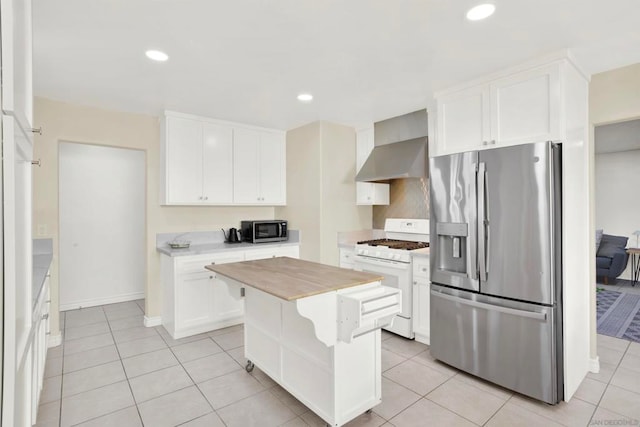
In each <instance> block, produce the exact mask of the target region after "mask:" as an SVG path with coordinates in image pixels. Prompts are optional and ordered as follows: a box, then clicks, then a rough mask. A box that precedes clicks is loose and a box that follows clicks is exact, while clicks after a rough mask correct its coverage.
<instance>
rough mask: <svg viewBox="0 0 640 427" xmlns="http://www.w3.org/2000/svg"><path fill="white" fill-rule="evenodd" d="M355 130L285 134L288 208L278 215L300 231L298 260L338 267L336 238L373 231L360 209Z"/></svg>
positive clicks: (367, 213) (367, 212)
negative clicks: (346, 233) (350, 232)
mask: <svg viewBox="0 0 640 427" xmlns="http://www.w3.org/2000/svg"><path fill="white" fill-rule="evenodd" d="M355 141H356V139H355V130H354V129H353V128H350V127H346V126H342V125H337V124H333V123H327V122H314V123H310V124H308V125H305V126H302V127H300V128H297V129H293V130H290V131H289V132H287V206H285V207H277V208H276V212H275V215H276V217H278V218H282V219H286V220H289V222H290V227H291V228H294V229H295V228H297V229H300V231H301V235H302V242H303V244H302V245H301V248H300V257H301V258H303V259H307V260H310V261H316V262H322V263H325V264H331V265H338V264H339V252H338V245H337V233H338V232H339V231H354V230H363V229H370V228H371V207H370V206H357V205H356V187H355Z"/></svg>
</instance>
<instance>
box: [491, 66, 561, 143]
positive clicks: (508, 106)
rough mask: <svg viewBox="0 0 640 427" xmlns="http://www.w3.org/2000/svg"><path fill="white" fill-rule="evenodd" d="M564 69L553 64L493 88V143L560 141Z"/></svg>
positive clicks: (525, 73)
mask: <svg viewBox="0 0 640 427" xmlns="http://www.w3.org/2000/svg"><path fill="white" fill-rule="evenodd" d="M559 67H560V65H559V64H552V65H549V66H545V67H541V68H537V69H534V70H531V71H527V72H523V73H518V74H516V75H514V76H510V77H506V78H503V79H499V80H496V81H495V82H493V83H492V84H491V135H492V136H491V139H492V140H495V141H496V143H497V144H500V145H509V144H523V143H529V142H540V141H551V140H557V139H559V138H560V87H559V84H560V68H559Z"/></svg>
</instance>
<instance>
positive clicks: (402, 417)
mask: <svg viewBox="0 0 640 427" xmlns="http://www.w3.org/2000/svg"><path fill="white" fill-rule="evenodd" d="M143 307H144V301H142V300H139V301H131V302H125V303H119V304H110V305H105V306H100V307H92V308H87V309H81V310H74V311H67V312H65V313H61V323H62V327H63V330H64V334H63V335H64V339H63V345H60V346H58V347H54V348H50V349H49V352H48V355H47V365H46V372H45V377H46V378H45V384H44V389H43V392H42V395H41V404H40V408H39V412H38V423H37V424H36V425H37V426H72V425H78V426H85V427H86V426H100V427H103V426H118V427H128V426H152V427H162V426H178V425H180V426H189V427H197V426H202V427H204V426H208V427H217V426H230V427H232V426H239V427H240V426H241V427H247V426H260V427H265V426H280V425H282V426H288V427H298V426H307V425H310V426H324V425H325V424H324V422H323V421H322V420H321V419H320V418H319V417H318V416H316V415H315V414H314V413H313V412H311V411H310V410H309V409H308V408H307V407H306V406H304V405H303V404H302V403H301V402H299V401H298V400H297V399H295V398H294V397H293V396H292V395H290V394H289V393H288V392H286V391H285V390H284V389H282V388H281V387H280V386H278V385H277V384H276V383H274V382H273V381H272V380H271V379H270V378H269V377H267V376H266V375H265V374H264V373H262V372H261V371H260V370H259V369H258V368H257V367H256V368H255V369H254V371H253V372H252V373H247V372H246V371H245V370H244V365H245V363H246V361H245V359H244V357H243V353H244V349H243V327H242V325H238V326H233V327H230V328H225V329H220V330H217V331H213V332H210V333H206V334H200V335H197V336H193V337H188V338H184V339H181V340H173V339H172V338H171V337H170V336H169V335H168V334H167V332H166V331H165V330H164V328H163V327H161V326H159V327H155V328H146V327H144V326H143ZM382 339H383V342H382V370H383V378H382V403H381V404H380V405H378V406H376V407H374V408H373V413H371V414H363V415H361V416H360V417H358V418H357V419H356V420H354V421H352V422H350V423H349V424H348V425H349V426H361V427H364V426H382V425H383V426H387V427H392V426H396V427H403V426H429V425H433V426H440V425H447V426H514V425H522V426H545V427H546V426H559V425H566V426H587V425H589V424H594V425H598V424H599V425H622V424H624V425H629V424H631V425H638V420H640V344H638V343H631V342H629V341H625V340H621V339H617V338H612V337H608V336H604V335H598V354H599V357H600V366H601V369H600V373H598V374H592V373H589V374H588V375H587V377H586V378H585V380H584V381H583V383H582V385H581V386H580V388H579V390H578V391H577V393H576V394H575V396H574V397H573V398H572V399H571V401H570V402H568V403H567V402H562V403H560V404H558V405H555V406H550V405H546V404H544V403H540V402H537V401H533V400H531V399H528V398H526V397H524V396H522V395H519V394H517V393H512V392H511V391H508V390H505V389H503V388H501V387H497V386H495V385H492V384H490V383H487V382H485V381H482V380H479V379H477V378H475V377H472V376H469V375H467V374H465V373H463V372H460V371H458V370H456V369H453V368H450V367H448V366H446V365H444V364H442V363H440V362H438V361H436V360H434V359H433V357H432V356H431V354H430V352H429V347H428V346H426V345H423V344H420V343H418V342H415V341H412V340H406V339H404V338H401V337H398V336H396V335H393V334H391V333H388V332H386V331H383V335H382Z"/></svg>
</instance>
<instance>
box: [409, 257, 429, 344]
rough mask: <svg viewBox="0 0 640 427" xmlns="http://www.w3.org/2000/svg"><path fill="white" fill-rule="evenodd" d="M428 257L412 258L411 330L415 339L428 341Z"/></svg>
mask: <svg viewBox="0 0 640 427" xmlns="http://www.w3.org/2000/svg"><path fill="white" fill-rule="evenodd" d="M430 290H431V287H430V285H429V257H416V258H414V260H413V332H414V333H415V337H416V338H415V339H416V341H419V342H421V343H424V344H427V345H428V344H429V343H430V323H429V303H430Z"/></svg>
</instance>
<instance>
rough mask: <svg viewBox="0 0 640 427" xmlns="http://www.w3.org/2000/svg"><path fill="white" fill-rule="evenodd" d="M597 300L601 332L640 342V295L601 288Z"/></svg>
mask: <svg viewBox="0 0 640 427" xmlns="http://www.w3.org/2000/svg"><path fill="white" fill-rule="evenodd" d="M596 301H597V306H596V311H597V315H598V333H599V334H603V335H609V336H610V337H616V338H623V339H626V340H629V341H635V342H640V295H637V294H627V293H624V292H616V291H606V290H601V291H598V292H597V293H596Z"/></svg>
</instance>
